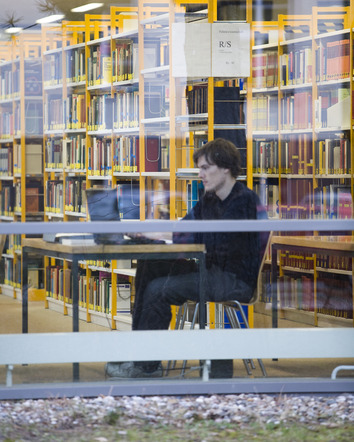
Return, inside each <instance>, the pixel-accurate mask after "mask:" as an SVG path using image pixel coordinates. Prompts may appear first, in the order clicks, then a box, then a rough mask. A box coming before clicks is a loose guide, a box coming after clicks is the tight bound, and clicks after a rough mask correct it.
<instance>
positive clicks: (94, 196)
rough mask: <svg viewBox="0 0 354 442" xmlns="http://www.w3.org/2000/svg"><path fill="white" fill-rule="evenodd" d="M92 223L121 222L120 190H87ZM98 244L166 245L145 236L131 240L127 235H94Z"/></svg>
mask: <svg viewBox="0 0 354 442" xmlns="http://www.w3.org/2000/svg"><path fill="white" fill-rule="evenodd" d="M86 198H87V206H88V211H89V214H90V218H91V221H120V207H119V188H118V187H116V188H114V189H111V188H92V189H86ZM93 237H94V240H95V243H96V244H165V241H164V240H158V239H150V238H146V237H144V236H142V237H133V238H130V237H129V234H126V233H94V234H93Z"/></svg>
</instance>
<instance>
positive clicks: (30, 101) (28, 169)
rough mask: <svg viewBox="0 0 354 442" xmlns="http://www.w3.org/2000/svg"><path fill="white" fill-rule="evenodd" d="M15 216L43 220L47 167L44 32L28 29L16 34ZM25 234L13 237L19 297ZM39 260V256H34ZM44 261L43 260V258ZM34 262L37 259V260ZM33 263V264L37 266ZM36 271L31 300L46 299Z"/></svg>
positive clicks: (29, 219)
mask: <svg viewBox="0 0 354 442" xmlns="http://www.w3.org/2000/svg"><path fill="white" fill-rule="evenodd" d="M13 48H14V52H13V69H12V80H13V91H12V92H13V115H14V124H13V142H14V144H13V149H14V158H16V159H15V160H14V163H15V164H13V165H12V167H13V185H14V194H13V209H12V210H13V217H14V221H21V222H26V221H42V220H43V176H42V172H43V167H42V164H43V163H42V161H43V157H42V137H43V113H42V60H41V35H40V33H38V32H36V31H25V32H22V33H20V34H19V35H16V36H13ZM24 237H25V235H18V237H17V238H15V237H14V238H13V243H14V244H16V253H15V254H14V263H13V264H14V272H13V277H14V287H15V289H16V291H17V293H16V297H17V296H21V289H22V283H21V268H22V259H21V249H20V246H21V242H22V239H23V238H24ZM32 260H35V257H34V256H33V257H32ZM40 261H41V262H42V260H40ZM33 262H34V261H33ZM33 262H31V265H32V267H33ZM37 264H38V262H37V261H36V264H35V265H36V266H37V269H36V270H35V271H33V270H32V277H33V278H34V280H35V286H36V287H33V288H32V289H31V293H30V299H32V300H36V299H42V298H43V295H44V291H43V290H40V289H39V287H38V284H39V283H40V274H39V272H40V271H41V267H42V263H40V264H38V265H37Z"/></svg>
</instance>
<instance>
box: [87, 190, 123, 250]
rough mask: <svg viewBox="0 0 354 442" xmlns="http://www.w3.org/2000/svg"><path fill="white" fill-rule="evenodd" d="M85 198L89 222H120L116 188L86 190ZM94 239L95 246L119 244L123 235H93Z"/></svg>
mask: <svg viewBox="0 0 354 442" xmlns="http://www.w3.org/2000/svg"><path fill="white" fill-rule="evenodd" d="M86 198H87V206H88V211H89V214H90V218H91V221H120V215H119V201H118V189H117V188H114V189H110V188H92V189H86ZM102 230H103V228H102ZM94 238H95V242H96V243H97V244H121V243H122V241H123V233H95V234H94Z"/></svg>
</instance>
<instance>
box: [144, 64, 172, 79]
mask: <svg viewBox="0 0 354 442" xmlns="http://www.w3.org/2000/svg"><path fill="white" fill-rule="evenodd" d="M140 73H141V74H142V75H150V74H152V75H153V76H154V77H157V76H159V74H160V75H161V74H163V75H169V73H170V66H169V65H166V66H157V67H153V68H149V69H142V70H141V71H140Z"/></svg>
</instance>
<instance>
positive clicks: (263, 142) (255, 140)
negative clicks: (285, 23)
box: [246, 21, 280, 218]
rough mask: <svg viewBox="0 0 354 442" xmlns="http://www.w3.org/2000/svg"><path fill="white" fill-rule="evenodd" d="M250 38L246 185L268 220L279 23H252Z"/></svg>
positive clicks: (273, 186) (272, 209) (273, 180)
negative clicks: (258, 200)
mask: <svg viewBox="0 0 354 442" xmlns="http://www.w3.org/2000/svg"><path fill="white" fill-rule="evenodd" d="M251 36H252V40H251V48H252V57H251V60H252V62H251V64H252V69H251V78H250V79H249V81H248V84H247V88H246V96H247V103H248V104H249V103H252V106H251V108H249V106H247V143H248V144H249V143H250V142H252V149H251V151H250V150H248V152H252V155H251V154H249V155H248V157H247V158H248V160H249V162H251V163H252V167H251V171H250V172H249V171H247V183H248V187H250V188H252V189H253V190H254V191H255V192H256V193H257V194H258V195H259V197H260V200H261V202H262V204H263V205H264V206H265V207H266V209H267V212H268V217H269V218H276V217H277V215H278V214H277V205H276V202H277V199H278V196H277V195H278V193H279V192H278V189H279V180H280V169H279V164H278V159H279V158H278V146H279V142H280V140H279V127H280V112H278V109H279V106H280V105H279V93H278V92H279V70H278V53H279V50H278V44H279V38H278V22H276V21H271V22H252V32H251ZM250 88H251V98H249V96H248V94H249V90H250ZM250 157H251V158H252V160H251V158H250ZM266 158H268V160H266ZM248 167H250V164H248ZM271 195H273V197H271Z"/></svg>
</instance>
